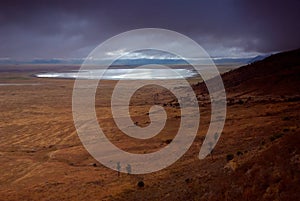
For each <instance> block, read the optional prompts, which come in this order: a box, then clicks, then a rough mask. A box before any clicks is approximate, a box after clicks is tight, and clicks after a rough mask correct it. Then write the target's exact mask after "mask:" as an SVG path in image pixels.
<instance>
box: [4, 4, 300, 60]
mask: <svg viewBox="0 0 300 201" xmlns="http://www.w3.org/2000/svg"><path fill="white" fill-rule="evenodd" d="M299 8H300V3H299V1H296V0H295V1H274V0H272V1H264V0H261V1H258V0H249V1H241V0H236V1H235V0H229V1H226V0H218V1H207V0H203V1H182V0H181V1H180V0H172V1H171V0H164V1H162V0H148V1H130V0H129V1H115V0H112V1H101V0H100V1H83V0H82V1H54V0H52V1H42V0H39V1H32V0H28V1H7V2H2V3H1V6H0V44H1V46H0V57H2V58H4V57H11V58H35V57H42V58H52V57H85V56H87V54H88V53H89V51H91V50H92V49H93V48H94V47H96V46H97V45H98V44H99V43H101V42H103V41H104V40H105V39H107V38H109V37H111V36H113V35H116V34H118V33H120V32H123V31H127V30H130V29H136V28H145V27H158V28H166V29H171V30H174V31H178V32H180V33H183V34H186V35H187V36H189V37H191V38H192V39H194V40H195V41H197V42H198V43H199V44H200V45H202V46H203V47H204V48H206V49H207V50H208V51H209V53H211V54H213V55H215V56H219V55H221V56H223V55H225V56H226V55H227V56H232V55H237V54H247V53H253V52H254V53H266V52H273V51H281V50H287V49H293V48H299V47H300V37H299V35H300V26H299V24H300V23H299V22H298V20H299V19H300V12H298V11H299Z"/></svg>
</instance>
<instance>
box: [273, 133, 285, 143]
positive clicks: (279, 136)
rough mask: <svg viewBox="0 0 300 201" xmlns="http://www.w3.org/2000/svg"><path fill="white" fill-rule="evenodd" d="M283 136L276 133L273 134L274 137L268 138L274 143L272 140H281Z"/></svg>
mask: <svg viewBox="0 0 300 201" xmlns="http://www.w3.org/2000/svg"><path fill="white" fill-rule="evenodd" d="M282 136H283V133H276V134H274V135H272V136H271V137H270V140H271V141H274V140H276V139H278V138H281V137H282Z"/></svg>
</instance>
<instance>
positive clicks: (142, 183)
mask: <svg viewBox="0 0 300 201" xmlns="http://www.w3.org/2000/svg"><path fill="white" fill-rule="evenodd" d="M137 186H138V187H140V188H142V187H144V186H145V184H144V182H143V181H139V182H138V183H137Z"/></svg>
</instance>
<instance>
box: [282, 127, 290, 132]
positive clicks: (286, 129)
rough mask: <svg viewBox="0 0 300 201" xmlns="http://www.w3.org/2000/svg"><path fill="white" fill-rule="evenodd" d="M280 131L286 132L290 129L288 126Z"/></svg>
mask: <svg viewBox="0 0 300 201" xmlns="http://www.w3.org/2000/svg"><path fill="white" fill-rule="evenodd" d="M282 131H283V132H288V131H290V129H289V128H284V129H283V130H282Z"/></svg>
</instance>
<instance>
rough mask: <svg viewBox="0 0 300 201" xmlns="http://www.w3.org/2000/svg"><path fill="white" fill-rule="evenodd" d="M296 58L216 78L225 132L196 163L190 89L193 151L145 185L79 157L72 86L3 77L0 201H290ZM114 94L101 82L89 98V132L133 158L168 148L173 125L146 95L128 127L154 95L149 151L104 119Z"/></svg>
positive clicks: (171, 116) (296, 156) (296, 157)
mask: <svg viewBox="0 0 300 201" xmlns="http://www.w3.org/2000/svg"><path fill="white" fill-rule="evenodd" d="M299 53H300V50H296V51H290V52H286V53H280V54H277V55H273V56H271V57H268V58H266V59H264V60H263V61H259V62H256V63H253V64H250V65H248V66H244V67H241V68H239V69H237V70H234V71H231V72H228V73H225V74H224V75H223V80H224V85H225V89H226V92H227V97H228V108H227V118H226V123H225V127H224V130H223V133H222V135H221V138H220V140H219V141H218V144H217V146H216V147H215V149H214V151H213V153H212V155H211V156H209V157H206V158H205V159H203V160H199V159H198V154H199V150H200V147H201V144H202V142H203V139H204V137H205V134H206V132H207V129H208V126H209V120H210V104H209V99H208V94H207V93H206V90H205V85H204V84H203V83H199V84H196V85H195V86H194V89H195V91H196V92H197V93H198V94H197V95H198V98H199V103H200V112H201V121H200V129H199V133H198V135H197V137H196V139H195V141H194V143H193V144H192V146H191V148H190V149H189V150H188V151H187V152H186V154H185V155H183V156H182V158H181V159H180V160H178V161H177V162H175V163H174V164H173V165H171V166H169V167H167V168H165V169H163V170H161V171H158V172H155V173H151V174H146V175H127V174H124V173H121V174H120V176H118V174H117V172H115V171H113V170H110V169H108V168H106V167H104V166H103V165H101V164H100V163H98V162H97V161H96V160H94V159H93V158H92V157H91V156H90V155H89V153H88V152H87V151H86V150H85V149H84V147H83V146H82V144H81V142H80V140H79V138H78V136H77V133H76V130H75V128H74V125H73V120H72V105H71V104H72V87H73V80H56V79H38V78H33V77H30V73H26V72H21V73H20V72H14V73H11V74H5V76H2V77H0V80H1V82H5V83H12V85H5V86H0V96H1V99H0V108H1V114H0V115H1V116H0V164H1V165H0V200H172V201H173V200H218V201H219V200H243V201H244V200H300V194H299V192H300V187H299V185H298V183H299V180H300V152H299V147H300V146H299V145H300V136H299V133H300V123H299V122H300V121H299V120H300V112H299V111H300V100H299V96H300V92H299V87H298V86H299V79H298V78H299V74H300V65H299V64H300V56H299ZM15 83H18V84H26V85H17V86H16V85H14V84H15ZM32 84H34V85H32ZM114 84H115V82H113V81H105V82H104V83H103V85H102V86H104V87H103V88H102V89H101V90H102V91H101V90H100V92H101V93H100V94H105V95H104V96H103V95H102V96H97V97H96V98H97V99H96V110H97V117H98V120H99V124H100V125H101V127H103V129H104V131H105V132H106V134H107V136H108V137H109V138H110V140H111V141H112V142H113V143H114V144H116V145H117V146H119V147H120V148H122V149H125V150H127V151H130V152H133V153H145V152H151V151H156V150H158V149H161V148H163V147H164V146H166V145H167V144H168V143H170V141H171V140H172V138H173V137H174V134H175V133H176V131H177V130H176V127H177V126H178V122H179V120H180V111H179V110H178V108H177V107H176V101H175V102H174V100H173V98H172V96H170V94H167V93H165V92H163V91H160V89H157V88H151V87H148V88H145V89H144V90H145V91H146V92H147V93H146V95H145V94H143V93H142V91H138V92H137V93H136V96H135V98H133V99H132V106H133V108H132V111H131V115H132V119H133V120H134V121H135V122H137V124H138V125H141V126H146V125H147V124H148V123H149V116H148V114H147V112H148V109H149V108H150V106H151V105H153V104H154V101H153V99H152V95H151V94H153V93H159V94H160V96H159V98H158V99H159V102H160V103H161V104H164V102H166V103H165V104H166V105H165V109H166V111H167V113H168V124H169V126H168V128H166V129H164V130H163V131H162V133H161V134H159V135H157V136H156V137H155V138H153V139H152V140H150V141H145V142H144V141H142V140H140V141H134V140H132V139H131V138H129V137H126V136H125V135H122V133H120V131H118V129H116V127H115V123H114V122H113V120H112V119H111V114H110V113H111V112H110V108H109V100H110V99H109V98H110V94H111V92H112V89H113V86H114ZM172 101H173V102H172ZM134 106H135V107H134ZM140 181H143V182H144V186H143V187H139V186H138V185H137V184H138V182H140Z"/></svg>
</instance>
